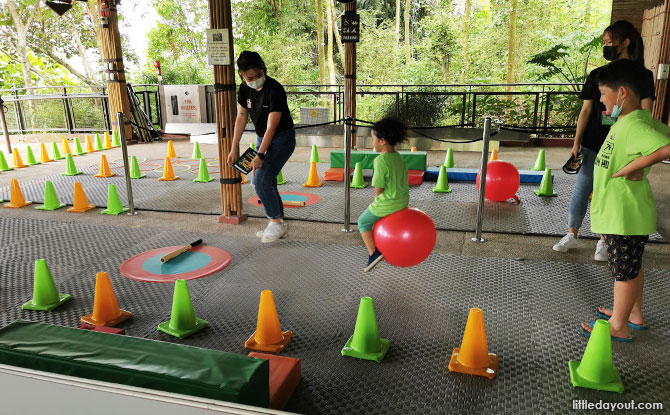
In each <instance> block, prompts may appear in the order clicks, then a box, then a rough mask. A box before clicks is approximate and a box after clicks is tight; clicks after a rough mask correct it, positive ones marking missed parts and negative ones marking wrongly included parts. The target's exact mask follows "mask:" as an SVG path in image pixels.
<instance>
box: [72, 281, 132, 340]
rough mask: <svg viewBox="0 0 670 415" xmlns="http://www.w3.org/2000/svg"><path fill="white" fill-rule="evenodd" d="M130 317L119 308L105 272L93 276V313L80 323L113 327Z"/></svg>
mask: <svg viewBox="0 0 670 415" xmlns="http://www.w3.org/2000/svg"><path fill="white" fill-rule="evenodd" d="M132 316H133V313H130V312H128V311H125V310H121V309H120V308H119V303H118V302H117V301H116V295H115V294H114V288H112V283H111V282H110V281H109V275H107V273H106V272H98V274H97V275H96V276H95V298H94V299H93V313H91V314H87V315H85V316H83V317H82V318H81V322H82V323H88V324H93V325H95V326H106V327H114V326H116V325H117V324H119V323H121V322H122V321H125V320H128V319H129V318H131V317H132Z"/></svg>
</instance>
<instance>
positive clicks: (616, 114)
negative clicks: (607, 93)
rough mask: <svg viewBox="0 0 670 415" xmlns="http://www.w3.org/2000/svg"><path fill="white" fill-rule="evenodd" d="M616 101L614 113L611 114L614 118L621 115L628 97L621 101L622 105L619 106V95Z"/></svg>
mask: <svg viewBox="0 0 670 415" xmlns="http://www.w3.org/2000/svg"><path fill="white" fill-rule="evenodd" d="M616 102H617V103H616V104H614V108H612V114H611V115H610V117H612V118H613V119H617V118H619V115H621V110H623V104H624V103H625V102H626V99H624V100H623V102H622V103H621V106H619V97H618V96H617V98H616Z"/></svg>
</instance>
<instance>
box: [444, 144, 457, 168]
mask: <svg viewBox="0 0 670 415" xmlns="http://www.w3.org/2000/svg"><path fill="white" fill-rule="evenodd" d="M444 166H445V167H446V168H448V169H451V168H453V167H456V165H455V164H454V152H453V151H452V150H451V147H449V148H448V149H447V156H446V157H445V158H444Z"/></svg>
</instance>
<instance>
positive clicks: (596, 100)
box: [579, 67, 656, 151]
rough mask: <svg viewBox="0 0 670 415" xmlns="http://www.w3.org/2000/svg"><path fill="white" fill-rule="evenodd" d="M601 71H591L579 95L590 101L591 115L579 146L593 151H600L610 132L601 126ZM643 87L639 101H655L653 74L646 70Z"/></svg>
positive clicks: (606, 127) (607, 127)
mask: <svg viewBox="0 0 670 415" xmlns="http://www.w3.org/2000/svg"><path fill="white" fill-rule="evenodd" d="M601 69H602V67H600V68H596V69H594V70H592V71H591V73H590V74H589V76H588V78H586V82H585V83H584V88H582V92H581V93H580V94H579V98H581V99H583V100H587V99H590V100H591V101H592V102H591V105H592V106H591V115H590V116H589V122H588V123H587V124H586V129H585V130H584V136H583V137H582V142H581V145H582V146H584V147H586V148H588V149H589V150H593V151H600V146H602V145H603V143H604V142H605V138H607V134H608V133H609V132H610V126H609V125H602V112H603V111H605V104H603V103H601V102H600V90H599V89H598V73H599V72H600V71H601ZM643 87H644V88H643V90H642V96H640V99H641V100H642V99H645V98H651V99H652V100H654V99H656V95H654V73H653V72H652V71H650V70H649V69H646V68H645V80H644V83H643ZM619 104H621V103H619Z"/></svg>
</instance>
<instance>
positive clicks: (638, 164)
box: [612, 144, 670, 181]
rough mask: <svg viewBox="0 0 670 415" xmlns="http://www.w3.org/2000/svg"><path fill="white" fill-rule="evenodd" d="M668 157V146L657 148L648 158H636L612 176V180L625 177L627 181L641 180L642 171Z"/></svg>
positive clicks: (669, 154) (669, 155) (669, 152)
mask: <svg viewBox="0 0 670 415" xmlns="http://www.w3.org/2000/svg"><path fill="white" fill-rule="evenodd" d="M668 157H670V144H668V145H666V146H663V147H661V148H659V149H658V150H656V151H654V152H653V153H651V154H649V155H648V156H642V157H638V158H636V159H635V160H633V161H631V162H630V163H628V164H627V165H626V166H625V167H624V168H622V169H621V170H619V171H618V172H616V173H614V174H613V175H612V178H616V177H622V176H623V177H625V178H626V179H628V180H636V181H637V180H642V178H643V177H644V169H645V168H646V167H649V166H652V165H654V164H656V163H658V162H660V161H661V160H665V159H667V158H668Z"/></svg>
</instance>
